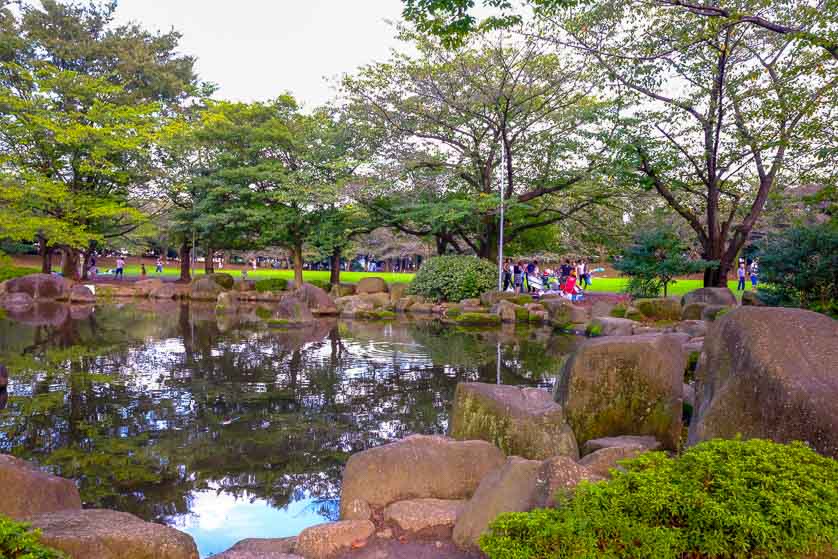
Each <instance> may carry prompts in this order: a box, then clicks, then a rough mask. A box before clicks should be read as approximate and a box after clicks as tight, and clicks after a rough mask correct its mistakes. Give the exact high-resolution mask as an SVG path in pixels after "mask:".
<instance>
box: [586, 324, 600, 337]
mask: <svg viewBox="0 0 838 559" xmlns="http://www.w3.org/2000/svg"><path fill="white" fill-rule="evenodd" d="M585 335H587V336H588V337H591V338H596V337H597V336H601V335H602V326H601V325H599V324H594V323H593V322H590V323H588V325H587V326H586V327H585Z"/></svg>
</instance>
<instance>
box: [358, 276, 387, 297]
mask: <svg viewBox="0 0 838 559" xmlns="http://www.w3.org/2000/svg"><path fill="white" fill-rule="evenodd" d="M355 293H358V294H361V293H387V282H386V281H384V280H383V279H381V278H376V277H368V278H362V279H361V280H360V281H359V282H358V283H357V284H356V285H355Z"/></svg>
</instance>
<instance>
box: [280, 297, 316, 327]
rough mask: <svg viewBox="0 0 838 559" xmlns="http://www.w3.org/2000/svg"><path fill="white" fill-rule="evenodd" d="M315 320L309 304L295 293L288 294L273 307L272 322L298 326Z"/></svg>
mask: <svg viewBox="0 0 838 559" xmlns="http://www.w3.org/2000/svg"><path fill="white" fill-rule="evenodd" d="M312 321H314V315H313V314H312V313H311V311H310V310H309V308H308V305H306V304H305V303H303V302H302V301H300V300H299V299H298V298H297V297H296V296H294V295H286V296H285V297H283V298H282V299H281V300H280V301H279V302H278V303H277V304H276V305H275V306H274V308H273V317H272V319H271V322H272V323H273V324H277V325H287V326H298V325H301V324H308V323H309V322H312Z"/></svg>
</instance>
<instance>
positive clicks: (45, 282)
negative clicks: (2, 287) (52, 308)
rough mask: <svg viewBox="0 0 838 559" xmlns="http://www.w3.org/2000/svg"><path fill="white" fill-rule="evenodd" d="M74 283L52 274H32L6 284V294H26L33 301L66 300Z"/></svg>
mask: <svg viewBox="0 0 838 559" xmlns="http://www.w3.org/2000/svg"><path fill="white" fill-rule="evenodd" d="M71 286H72V283H71V282H69V281H67V280H66V279H64V278H63V277H61V276H54V275H52V274H30V275H28V276H21V277H19V278H13V279H10V280H8V281H7V282H6V293H26V294H27V295H29V296H30V297H32V298H33V299H66V298H67V297H69V293H70V287H71Z"/></svg>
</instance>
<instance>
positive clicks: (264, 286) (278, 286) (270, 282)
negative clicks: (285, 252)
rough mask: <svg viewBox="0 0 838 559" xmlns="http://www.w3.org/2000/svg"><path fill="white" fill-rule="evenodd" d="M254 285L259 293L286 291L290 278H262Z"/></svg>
mask: <svg viewBox="0 0 838 559" xmlns="http://www.w3.org/2000/svg"><path fill="white" fill-rule="evenodd" d="M254 287H255V288H256V291H258V292H259V293H267V292H274V291H285V288H287V287H288V280H286V279H283V278H268V279H262V280H258V281H257V282H256V284H255V285H254Z"/></svg>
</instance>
